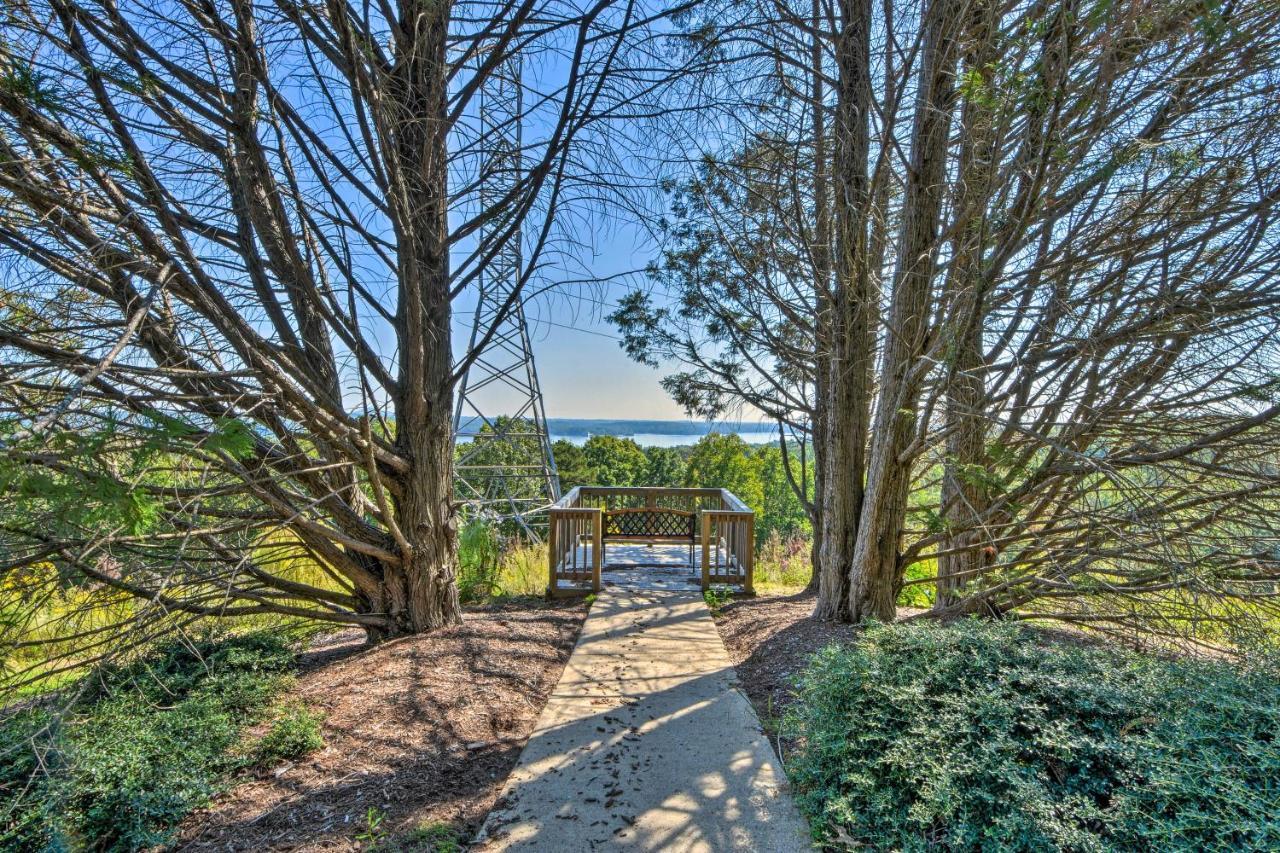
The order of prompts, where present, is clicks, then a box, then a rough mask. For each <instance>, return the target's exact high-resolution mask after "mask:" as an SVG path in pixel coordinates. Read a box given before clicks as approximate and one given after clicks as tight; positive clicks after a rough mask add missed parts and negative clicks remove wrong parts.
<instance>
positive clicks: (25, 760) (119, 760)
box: [0, 632, 320, 851]
mask: <svg viewBox="0 0 1280 853" xmlns="http://www.w3.org/2000/svg"><path fill="white" fill-rule="evenodd" d="M293 662H294V652H293V648H292V646H291V644H290V642H289V641H288V639H287V638H285V637H284V636H282V635H281V634H280V633H278V632H273V633H268V632H259V633H253V634H247V635H241V636H232V637H229V638H225V639H221V640H204V641H200V642H184V641H175V642H174V643H172V644H171V645H168V646H166V647H164V648H162V649H160V650H158V651H157V652H155V653H153V654H150V655H147V656H145V657H143V658H139V659H137V660H134V661H132V662H130V663H128V664H123V665H118V666H109V667H103V668H101V669H98V670H96V671H94V672H93V673H91V674H90V675H88V676H86V677H85V678H84V679H83V680H82V681H81V682H80V683H78V684H77V685H75V686H74V688H68V692H66V693H65V695H64V694H62V693H60V694H55V695H50V696H48V697H45V699H43V700H41V701H36V702H32V703H28V704H25V705H23V706H20V707H18V708H16V709H15V708H11V709H9V710H8V711H6V712H4V714H3V716H0V848H2V849H5V850H16V851H22V850H32V851H36V850H66V849H83V848H85V847H87V846H92V847H94V848H95V849H103V850H133V849H139V848H143V847H150V846H153V845H158V844H164V843H165V842H166V841H167V840H168V839H169V838H170V834H171V831H172V829H173V827H174V826H175V825H176V824H177V823H178V822H179V821H180V820H181V819H182V818H183V817H185V816H186V815H187V814H188V813H189V812H190V811H191V810H192V809H194V808H197V807H200V806H203V805H205V804H206V803H207V802H208V801H209V800H210V798H211V797H212V796H213V795H214V794H215V793H217V792H218V791H219V790H221V789H222V788H223V787H224V786H225V784H226V783H227V781H228V780H229V778H230V776H231V774H232V773H234V772H235V771H237V770H240V769H244V768H247V767H250V766H253V765H259V764H269V763H273V762H274V761H276V760H278V759H279V758H281V757H297V756H298V755H301V754H304V753H305V752H308V751H310V750H312V749H314V748H317V747H318V746H319V745H320V740H319V731H318V729H319V722H318V719H317V718H316V717H315V716H314V714H312V712H310V711H308V710H307V709H303V708H298V707H293V706H290V707H285V708H280V709H277V708H276V707H275V706H274V702H275V700H276V697H277V696H278V695H279V694H280V693H281V692H282V691H283V690H285V689H286V688H287V687H288V686H289V685H290V684H291V682H292V675H291V670H292V668H293ZM72 689H74V690H75V691H76V692H75V694H74V696H73V698H70V699H69V700H68V698H67V696H69V695H71V694H70V692H69V691H70V690H72ZM273 712H278V713H279V716H278V718H277V719H276V720H274V721H273V722H272V724H271V725H270V726H269V727H268V728H267V730H266V733H265V736H264V737H263V738H262V739H261V741H260V742H258V743H247V742H245V741H246V739H245V729H246V727H248V726H249V725H250V724H252V723H255V722H259V721H263V720H265V719H266V718H268V717H270V716H271V715H272V713H273Z"/></svg>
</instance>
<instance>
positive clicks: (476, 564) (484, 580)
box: [458, 518, 502, 603]
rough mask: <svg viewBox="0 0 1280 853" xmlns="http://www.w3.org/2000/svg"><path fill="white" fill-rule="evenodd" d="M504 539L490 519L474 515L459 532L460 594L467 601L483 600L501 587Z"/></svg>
mask: <svg viewBox="0 0 1280 853" xmlns="http://www.w3.org/2000/svg"><path fill="white" fill-rule="evenodd" d="M501 555H502V543H501V541H500V539H499V536H498V529H497V527H496V526H494V524H492V523H491V522H490V521H488V520H486V519H483V518H474V519H471V520H470V521H468V522H467V523H466V524H464V525H463V527H462V530H461V531H460V532H459V534H458V596H459V597H460V598H461V599H462V601H463V602H464V603H471V602H475V601H482V600H484V599H486V598H489V597H490V596H492V595H495V594H496V593H497V590H498V574H499V570H500V567H501Z"/></svg>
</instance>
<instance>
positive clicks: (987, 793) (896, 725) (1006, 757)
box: [785, 620, 1280, 850]
mask: <svg viewBox="0 0 1280 853" xmlns="http://www.w3.org/2000/svg"><path fill="white" fill-rule="evenodd" d="M787 717H788V718H787V721H786V723H785V725H786V727H787V729H788V734H789V736H790V737H792V738H795V741H794V742H795V743H796V745H797V746H796V750H795V754H794V755H792V756H790V757H789V758H788V763H787V764H788V770H789V773H790V775H791V778H792V780H793V783H794V785H795V787H796V791H797V793H798V796H799V802H800V805H801V807H802V809H803V810H804V811H805V812H806V814H807V815H808V816H809V818H810V819H811V822H812V825H813V827H814V831H815V834H816V835H817V836H819V837H821V838H822V839H824V840H826V841H827V842H828V843H831V844H834V845H840V846H841V847H842V848H843V847H844V846H845V845H853V846H855V847H856V848H857V849H864V848H871V849H894V850H924V849H945V850H978V849H987V850H989V849H1001V850H1053V849H1059V850H1062V849H1066V850H1141V849H1148V850H1149V849H1156V850H1246V849H1247V850H1274V849H1280V740H1278V739H1277V733H1280V678H1278V677H1277V670H1276V668H1275V666H1274V663H1272V664H1271V665H1268V664H1266V663H1259V664H1256V665H1248V666H1239V665H1235V664H1231V663H1226V662H1222V661H1205V660H1194V659H1187V658H1179V659H1166V658H1160V657H1156V656H1152V655H1146V654H1139V653H1135V652H1128V651H1119V650H1114V649H1107V648H1102V647H1099V646H1096V645H1092V644H1085V643H1081V642H1058V641H1052V642H1050V641H1046V640H1045V639H1044V637H1043V635H1040V634H1037V633H1035V632H1034V631H1033V630H1032V629H1029V628H1026V627H1019V626H1013V625H1008V624H998V623H997V624H993V623H988V622H978V621H976V620H966V621H963V622H961V623H960V624H958V625H955V626H951V627H943V626H938V625H933V624H930V625H925V624H900V625H895V626H874V625H873V626H872V627H870V628H868V630H867V631H866V632H865V634H863V635H862V636H861V638H859V639H858V640H857V641H854V642H850V643H846V644H842V645H832V646H829V647H827V648H826V649H825V650H823V651H822V652H820V653H819V654H817V655H816V656H815V657H814V658H813V660H812V662H811V663H810V665H809V667H808V668H807V670H805V672H804V674H803V676H802V677H801V679H800V682H799V685H798V690H797V696H796V701H795V702H794V703H793V704H792V705H791V706H790V710H789V713H788V715H787Z"/></svg>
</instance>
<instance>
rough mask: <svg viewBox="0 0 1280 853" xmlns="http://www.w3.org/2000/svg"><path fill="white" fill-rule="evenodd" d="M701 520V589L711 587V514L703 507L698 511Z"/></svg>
mask: <svg viewBox="0 0 1280 853" xmlns="http://www.w3.org/2000/svg"><path fill="white" fill-rule="evenodd" d="M698 516H699V518H700V519H701V521H702V591H703V592H706V591H707V590H708V589H709V588H710V587H711V514H710V513H709V512H707V511H706V510H705V509H704V510H700V511H699V512H698Z"/></svg>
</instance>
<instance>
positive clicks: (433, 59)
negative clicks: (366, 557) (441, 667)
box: [379, 3, 462, 633]
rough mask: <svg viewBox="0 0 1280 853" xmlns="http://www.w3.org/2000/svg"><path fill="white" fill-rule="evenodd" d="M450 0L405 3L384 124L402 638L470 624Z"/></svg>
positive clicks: (395, 579)
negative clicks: (458, 378)
mask: <svg viewBox="0 0 1280 853" xmlns="http://www.w3.org/2000/svg"><path fill="white" fill-rule="evenodd" d="M448 26H449V5H448V4H447V3H433V4H426V5H422V4H418V3H406V5H405V6H404V7H403V8H402V9H401V23H400V28H399V30H398V31H397V33H396V34H395V36H396V40H397V46H398V48H399V50H400V51H401V52H402V55H401V56H400V61H399V62H398V64H397V65H396V66H395V67H394V68H393V69H392V70H391V71H390V74H391V77H392V80H391V81H390V82H391V85H389V86H388V87H387V88H388V95H389V97H390V99H391V103H389V104H388V113H387V115H386V116H385V117H384V121H386V122H388V124H389V127H384V128H381V130H382V132H383V133H384V138H386V139H388V140H389V142H390V145H391V154H392V156H390V157H389V158H388V160H389V162H390V163H392V165H393V168H391V169H389V170H388V172H389V174H390V178H391V187H390V193H389V195H390V196H391V198H392V201H393V219H394V221H395V224H396V229H397V235H396V236H397V241H398V244H399V247H400V252H399V261H400V265H399V292H400V300H399V303H398V305H397V316H396V326H397V332H398V339H399V346H400V376H399V385H398V388H397V392H398V394H397V401H396V402H397V406H396V417H397V420H396V424H395V428H396V447H397V450H398V451H399V453H400V454H401V455H402V456H403V457H404V458H405V459H407V460H408V461H409V471H408V472H407V473H406V474H404V475H402V477H401V478H400V479H399V484H398V485H399V490H398V491H399V494H398V495H397V496H396V499H395V500H396V507H395V516H396V522H397V524H398V526H399V528H400V531H401V533H402V534H403V537H404V540H405V543H406V544H405V545H404V546H402V547H401V551H402V552H403V551H405V550H406V549H407V551H408V553H402V555H401V556H402V563H401V565H400V566H397V567H386V568H385V569H384V572H383V584H382V598H383V600H382V601H381V602H379V603H380V604H381V606H383V607H385V608H386V610H385V612H386V613H387V614H388V615H389V616H390V617H391V618H392V621H393V622H394V624H395V625H396V630H397V631H399V632H404V633H408V632H419V631H427V630H430V629H432V628H438V627H440V626H442V625H449V624H453V623H456V622H458V621H460V620H461V618H462V611H461V606H460V604H459V601H458V587H457V559H458V556H457V518H456V511H455V506H454V500H453V438H452V434H451V429H452V422H451V421H452V412H453V384H452V373H453V352H452V343H451V335H450V331H451V329H450V320H451V308H450V301H449V251H448V225H447V210H448V201H447V199H448V196H447V175H448V171H447V168H448V163H447V157H446V150H445V141H446V134H447V127H448V125H447V122H446V94H447V90H446V84H445V81H446V59H445V44H446V33H447V31H448Z"/></svg>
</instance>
